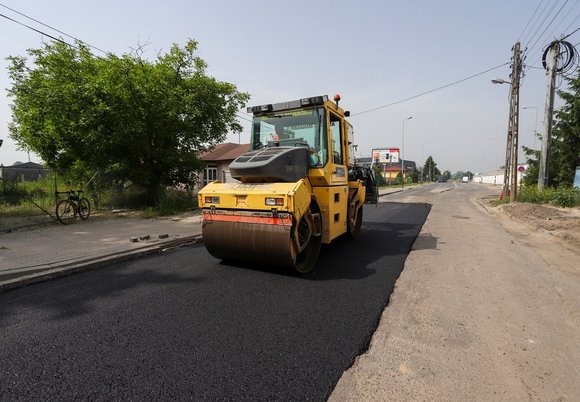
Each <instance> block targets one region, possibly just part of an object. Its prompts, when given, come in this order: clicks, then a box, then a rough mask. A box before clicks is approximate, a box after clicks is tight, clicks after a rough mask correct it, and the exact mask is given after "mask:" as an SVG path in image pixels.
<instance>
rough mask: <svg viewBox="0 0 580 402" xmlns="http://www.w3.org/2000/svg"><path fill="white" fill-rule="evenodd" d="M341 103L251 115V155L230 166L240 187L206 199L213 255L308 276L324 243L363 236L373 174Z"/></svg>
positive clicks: (206, 233) (228, 186)
mask: <svg viewBox="0 0 580 402" xmlns="http://www.w3.org/2000/svg"><path fill="white" fill-rule="evenodd" d="M339 100H340V97H339V96H338V95H337V96H335V102H332V101H329V100H328V97H327V96H326V95H325V96H316V97H312V98H304V99H299V100H295V101H290V102H283V103H276V104H267V105H260V106H254V107H251V108H248V112H251V113H253V115H254V118H253V123H252V137H251V138H252V139H251V147H250V151H249V152H247V153H245V154H243V155H241V156H239V157H238V158H237V159H236V160H234V161H233V162H232V163H231V164H230V174H231V176H232V178H234V179H236V180H237V181H238V182H232V183H221V182H219V181H215V182H212V183H210V184H208V185H207V186H205V187H204V188H203V189H202V190H201V191H200V192H199V195H198V197H199V205H200V207H201V208H202V225H203V229H202V233H203V239H204V243H205V246H206V248H207V250H208V251H209V252H210V254H211V255H213V256H214V257H216V258H220V259H224V260H241V261H250V262H257V263H266V264H272V265H279V266H287V267H292V268H294V269H296V270H297V271H299V272H308V271H310V270H311V269H312V268H313V267H314V265H315V264H316V261H317V260H318V255H319V252H320V247H321V244H322V243H330V242H331V241H332V240H334V239H336V238H337V237H339V236H341V235H344V234H346V235H348V236H350V237H357V236H358V234H359V233H360V230H361V225H362V214H363V204H364V203H365V184H366V185H367V186H369V183H368V181H367V180H365V177H367V174H366V173H368V172H363V171H362V168H357V167H356V166H355V165H354V159H353V153H352V146H353V144H352V141H353V128H352V126H351V125H350V124H349V123H348V122H347V121H346V120H345V115H346V116H348V112H345V111H344V110H343V109H342V108H340V107H339V106H338V103H339ZM371 177H372V174H371ZM373 190H375V188H374V187H373Z"/></svg>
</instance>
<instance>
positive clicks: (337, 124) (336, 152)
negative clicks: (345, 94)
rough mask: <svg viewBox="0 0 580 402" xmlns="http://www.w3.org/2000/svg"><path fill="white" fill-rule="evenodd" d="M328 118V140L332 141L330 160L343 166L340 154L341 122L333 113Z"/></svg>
mask: <svg viewBox="0 0 580 402" xmlns="http://www.w3.org/2000/svg"><path fill="white" fill-rule="evenodd" d="M329 118H330V131H331V135H330V138H331V139H332V160H333V162H334V163H335V164H336V165H344V162H343V154H342V146H341V144H342V141H341V133H342V121H341V119H340V118H339V117H338V116H337V115H335V114H334V113H329Z"/></svg>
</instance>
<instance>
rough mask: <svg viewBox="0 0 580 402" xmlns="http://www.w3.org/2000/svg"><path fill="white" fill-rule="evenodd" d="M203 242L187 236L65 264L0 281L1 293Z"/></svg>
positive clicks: (195, 237) (198, 236) (194, 236)
mask: <svg viewBox="0 0 580 402" xmlns="http://www.w3.org/2000/svg"><path fill="white" fill-rule="evenodd" d="M202 241H203V239H202V237H201V235H193V236H185V237H182V238H179V239H172V240H169V241H164V242H160V243H155V244H153V245H147V246H144V247H141V248H138V249H133V250H127V251H118V252H115V253H111V254H105V255H100V256H98V257H95V258H90V259H86V260H81V261H75V262H72V263H67V264H63V265H61V266H59V267H56V268H48V269H47V270H46V271H42V272H36V273H34V274H30V275H25V276H21V277H18V278H14V279H9V280H6V281H0V292H4V291H6V290H10V289H15V288H19V287H23V286H27V285H31V284H33V283H38V282H42V281H45V280H49V279H54V278H58V277H61V276H66V275H71V274H73V273H76V272H80V271H88V270H92V269H96V268H100V267H102V266H104V265H108V264H111V263H113V262H121V261H127V260H131V259H133V258H138V257H143V256H146V255H151V254H156V253H160V252H162V251H164V250H167V249H170V248H175V247H179V246H183V245H186V244H194V243H200V242H202Z"/></svg>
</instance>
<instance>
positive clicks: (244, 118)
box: [236, 113, 253, 123]
mask: <svg viewBox="0 0 580 402" xmlns="http://www.w3.org/2000/svg"><path fill="white" fill-rule="evenodd" d="M236 115H237V116H238V117H239V118H240V119H242V120H245V121H249V122H250V123H253V121H252V120H250V119H248V118H246V117H244V116H242V115H241V114H239V113H236Z"/></svg>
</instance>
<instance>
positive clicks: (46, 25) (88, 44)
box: [0, 3, 109, 54]
mask: <svg viewBox="0 0 580 402" xmlns="http://www.w3.org/2000/svg"><path fill="white" fill-rule="evenodd" d="M0 6H1V7H4V8H6V9H8V10H10V11H12V12H15V13H16V14H19V15H21V16H23V17H25V18H28V19H29V20H32V21H34V22H36V23H38V24H40V25H43V26H45V27H47V28H50V29H52V30H53V31H56V32H58V33H60V34H63V35H64V36H67V37H69V38H71V39H74V40H76V41H77V42H81V43H84V44H85V45H87V46H89V47H91V48H93V49H96V50H98V51H99V52H102V53H104V54H108V53H109V52H106V51H104V50H102V49H99V48H98V47H96V46H93V45H91V44H90V43H87V42H85V41H82V40H80V39H79V38H77V37H75V36H72V35H69V34H67V33H66V32H63V31H61V30H59V29H57V28H54V27H52V26H50V25H48V24H45V23H44V22H42V21H39V20H37V19H35V18H32V17H30V16H29V15H26V14H24V13H21V12H20V11H18V10H15V9H13V8H10V7H8V6H7V5H4V4H2V3H0ZM3 17H5V18H8V17H6V16H4V15H3ZM9 19H10V18H9ZM12 21H14V22H17V21H15V20H12ZM19 24H21V25H24V26H25V27H27V28H30V29H32V30H34V31H36V32H38V33H40V34H42V35H46V36H48V37H49V38H52V39H55V38H54V37H53V36H50V35H48V34H47V33H44V32H41V31H39V30H37V29H34V28H32V27H29V26H28V25H25V24H22V23H19ZM57 40H58V39H57Z"/></svg>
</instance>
